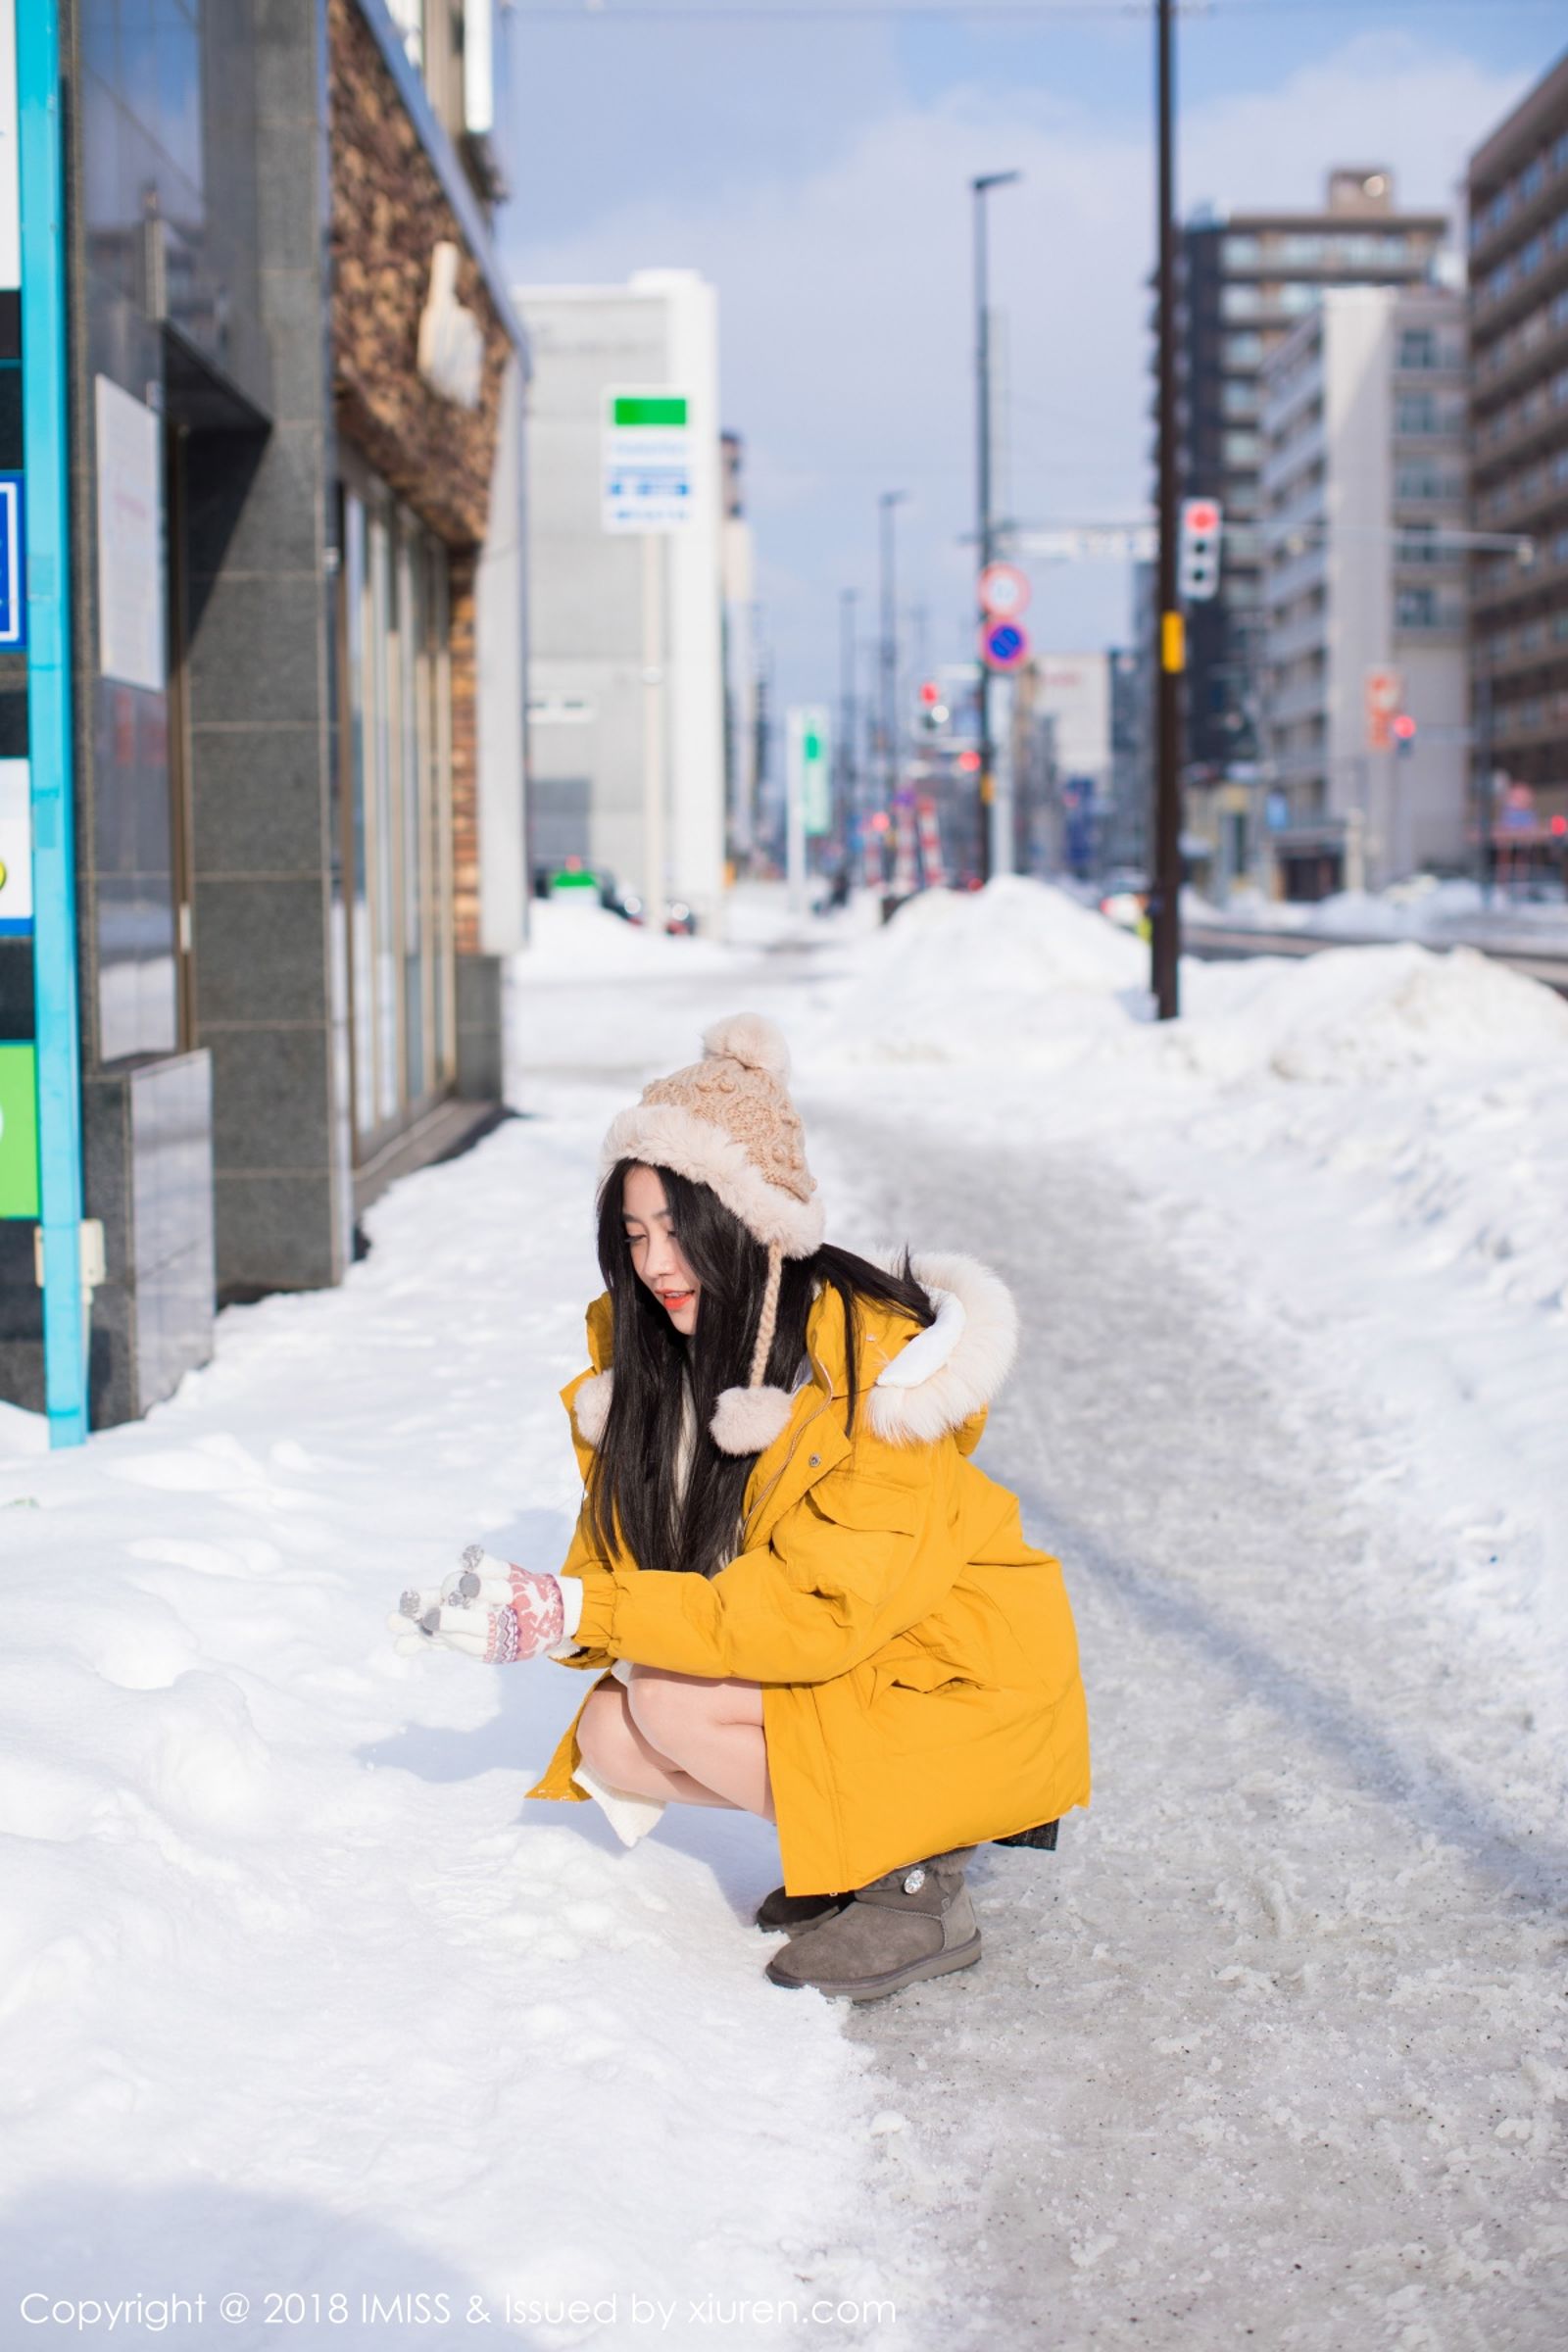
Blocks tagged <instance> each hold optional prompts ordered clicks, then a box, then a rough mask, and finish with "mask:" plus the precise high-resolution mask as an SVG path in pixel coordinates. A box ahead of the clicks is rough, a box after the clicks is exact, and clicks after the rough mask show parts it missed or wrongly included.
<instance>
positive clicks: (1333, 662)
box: [1226, 287, 1469, 898]
mask: <svg viewBox="0 0 1568 2352" xmlns="http://www.w3.org/2000/svg"><path fill="white" fill-rule="evenodd" d="M1262 398H1263V406H1262V416H1261V419H1260V423H1261V440H1262V465H1261V470H1260V474H1259V499H1260V510H1261V512H1260V517H1259V532H1260V538H1261V543H1262V553H1263V566H1262V575H1261V586H1262V614H1263V646H1262V654H1263V659H1262V671H1263V695H1262V706H1263V723H1264V745H1263V749H1264V754H1265V757H1264V760H1263V762H1262V763H1261V768H1260V780H1259V785H1258V788H1257V790H1258V797H1260V798H1261V799H1262V801H1263V804H1264V807H1265V808H1266V809H1268V810H1269V812H1270V814H1271V816H1272V823H1271V824H1270V826H1269V827H1268V830H1267V834H1266V839H1267V841H1268V844H1269V847H1270V850H1271V852H1272V861H1273V864H1274V867H1275V869H1276V870H1275V872H1274V873H1273V874H1272V875H1271V876H1270V877H1269V879H1270V881H1271V882H1272V883H1273V884H1274V885H1275V886H1276V887H1278V888H1279V889H1281V890H1282V892H1283V895H1285V896H1286V897H1289V898H1317V897H1321V896H1323V895H1324V894H1325V893H1326V892H1327V891H1329V890H1338V889H1345V888H1352V889H1353V888H1362V887H1368V886H1370V887H1373V888H1378V887H1381V886H1382V885H1384V884H1386V883H1388V882H1391V881H1395V880H1397V879H1399V878H1400V877H1402V876H1404V875H1406V874H1410V873H1413V872H1415V871H1417V870H1420V869H1423V868H1425V869H1430V870H1437V871H1440V872H1442V871H1446V872H1450V873H1451V872H1454V871H1457V870H1459V869H1460V868H1461V867H1462V866H1463V864H1464V862H1465V825H1466V798H1467V778H1468V770H1469V749H1468V727H1467V724H1466V717H1467V713H1466V697H1467V684H1466V654H1465V622H1466V613H1465V593H1464V565H1465V555H1464V548H1463V533H1464V529H1465V512H1466V496H1467V484H1466V464H1465V423H1466V419H1465V313H1464V302H1463V298H1462V296H1460V295H1459V294H1457V293H1452V292H1448V291H1446V290H1445V289H1443V288H1441V287H1422V288H1419V289H1414V290H1408V291H1403V292H1397V291H1395V290H1394V289H1392V288H1387V287H1383V288H1377V287H1350V288H1338V289H1331V290H1329V291H1326V292H1325V293H1324V295H1323V297H1322V299H1321V301H1320V303H1319V305H1318V307H1317V308H1316V309H1315V310H1314V311H1312V312H1311V313H1310V314H1309V315H1308V316H1307V317H1306V318H1305V319H1302V320H1301V321H1300V323H1299V325H1298V326H1297V328H1296V329H1295V331H1294V333H1292V334H1291V335H1289V336H1287V338H1286V340H1285V341H1284V342H1283V343H1282V344H1281V345H1280V346H1279V347H1278V349H1277V350H1275V351H1274V352H1273V353H1271V354H1270V356H1269V358H1268V359H1267V360H1266V361H1265V362H1264V365H1263V378H1262ZM1247 813H1248V812H1246V811H1245V810H1244V812H1243V815H1242V818H1241V819H1240V820H1239V821H1240V822H1241V823H1242V825H1243V827H1244V828H1245V829H1244V832H1243V835H1242V838H1240V839H1239V840H1237V841H1235V842H1234V843H1227V845H1226V846H1227V852H1228V855H1227V859H1226V863H1227V868H1228V873H1227V878H1233V877H1235V876H1239V875H1242V874H1245V873H1247V872H1248V871H1249V870H1250V867H1251V866H1252V865H1253V862H1254V858H1255V856H1256V853H1257V851H1258V850H1259V849H1260V848H1261V843H1262V840H1263V839H1264V838H1265V836H1264V835H1263V834H1262V833H1261V831H1260V830H1259V828H1258V826H1257V823H1256V813H1255V811H1254V812H1252V821H1251V823H1250V825H1248V824H1247ZM1249 835H1250V838H1249Z"/></svg>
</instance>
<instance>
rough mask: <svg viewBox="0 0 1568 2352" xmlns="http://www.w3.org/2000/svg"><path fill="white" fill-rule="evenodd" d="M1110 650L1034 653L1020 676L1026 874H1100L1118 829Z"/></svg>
mask: <svg viewBox="0 0 1568 2352" xmlns="http://www.w3.org/2000/svg"><path fill="white" fill-rule="evenodd" d="M1119 660H1120V657H1119V656H1118V655H1116V654H1111V653H1097V654H1052V653H1039V654H1034V655H1032V656H1031V657H1030V659H1029V660H1028V661H1027V662H1024V663H1023V665H1022V667H1021V668H1020V669H1019V670H1017V671H1016V672H1015V673H1014V678H1013V705H1012V741H1013V753H1012V766H1013V813H1014V827H1015V842H1016V846H1015V861H1016V865H1017V869H1018V871H1019V872H1020V873H1030V874H1053V873H1061V872H1068V873H1074V874H1080V875H1087V874H1091V873H1095V872H1098V871H1099V870H1100V868H1101V866H1102V865H1103V861H1104V851H1105V845H1106V842H1107V840H1108V837H1109V834H1110V831H1111V827H1112V812H1113V809H1114V807H1115V785H1116V783H1117V781H1118V776H1119V770H1118V767H1117V762H1116V757H1115V738H1114V726H1113V715H1114V713H1115V711H1116V708H1117V685H1116V680H1117V664H1118V662H1119Z"/></svg>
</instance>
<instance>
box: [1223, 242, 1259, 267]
mask: <svg viewBox="0 0 1568 2352" xmlns="http://www.w3.org/2000/svg"><path fill="white" fill-rule="evenodd" d="M1223 254H1224V263H1225V267H1226V269H1227V270H1255V269H1256V268H1257V266H1258V263H1259V262H1260V261H1261V260H1262V256H1263V249H1262V247H1261V246H1260V245H1259V243H1258V241H1257V239H1256V238H1255V237H1227V238H1226V239H1225V244H1224V248H1223Z"/></svg>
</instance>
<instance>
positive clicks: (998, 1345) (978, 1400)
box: [865, 1255, 1018, 1446]
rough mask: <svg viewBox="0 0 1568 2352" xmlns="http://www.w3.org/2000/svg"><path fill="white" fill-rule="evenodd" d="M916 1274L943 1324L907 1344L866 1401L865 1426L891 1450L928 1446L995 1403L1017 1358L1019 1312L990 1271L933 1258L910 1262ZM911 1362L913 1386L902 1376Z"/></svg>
mask: <svg viewBox="0 0 1568 2352" xmlns="http://www.w3.org/2000/svg"><path fill="white" fill-rule="evenodd" d="M910 1270H911V1271H912V1273H913V1275H914V1279H915V1281H916V1282H918V1283H919V1284H920V1286H921V1288H922V1289H923V1290H925V1291H927V1292H928V1293H929V1294H930V1295H931V1297H932V1299H934V1300H935V1301H936V1303H937V1320H936V1322H935V1323H933V1324H932V1325H931V1326H930V1327H929V1328H928V1329H927V1330H925V1331H922V1332H918V1333H917V1334H916V1335H915V1337H914V1338H913V1339H912V1340H909V1341H907V1343H906V1345H905V1346H904V1347H903V1348H901V1349H900V1350H899V1353H898V1354H897V1355H896V1356H895V1357H894V1358H893V1361H892V1362H891V1363H890V1364H888V1365H885V1366H884V1368H883V1370H882V1371H881V1372H880V1373H879V1374H878V1376H877V1380H876V1383H875V1386H874V1387H873V1388H872V1389H871V1391H870V1392H869V1394H868V1395H867V1397H866V1399H865V1409H866V1419H867V1421H868V1422H869V1423H870V1426H871V1428H872V1430H873V1431H874V1432H875V1434H876V1436H877V1437H879V1438H881V1439H883V1440H885V1442H886V1443H887V1444H889V1445H891V1446H929V1445H932V1444H934V1443H935V1441H936V1440H937V1439H938V1438H942V1437H945V1436H946V1435H947V1433H948V1432H949V1430H953V1429H957V1428H958V1427H959V1426H960V1425H961V1424H962V1423H963V1422H965V1421H967V1420H968V1418H969V1415H970V1414H971V1413H973V1412H977V1411H978V1410H979V1408H980V1407H981V1405H983V1404H989V1403H990V1402H991V1400H992V1398H993V1397H995V1396H996V1394H997V1392H998V1390H999V1389H1000V1388H1001V1387H1002V1384H1003V1382H1004V1381H1005V1379H1006V1377H1007V1374H1008V1372H1009V1371H1010V1370H1011V1368H1012V1359H1013V1357H1014V1356H1015V1355H1016V1353H1017V1351H1018V1310H1017V1308H1016V1307H1015V1306H1014V1304H1013V1302H1012V1294H1011V1292H1010V1291H1009V1290H1008V1289H1007V1287H1006V1285H1005V1283H1004V1282H1002V1281H1001V1280H1000V1279H999V1278H998V1277H997V1276H996V1275H995V1274H993V1273H992V1271H991V1269H990V1267H989V1266H983V1265H981V1263H980V1261H979V1259H978V1258H973V1257H960V1256H957V1255H953V1256H940V1257H937V1256H932V1257H916V1258H913V1259H911V1260H910ZM950 1301H951V1306H950ZM954 1307H956V1310H957V1311H956V1312H953V1311H952V1308H954ZM911 1357H913V1358H914V1362H915V1366H916V1370H915V1373H914V1376H913V1378H912V1379H911V1378H910V1377H909V1376H908V1375H907V1373H905V1372H904V1369H903V1368H904V1366H906V1365H907V1363H908V1362H909V1359H910V1358H911Z"/></svg>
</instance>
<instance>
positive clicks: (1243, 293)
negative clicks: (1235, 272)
mask: <svg viewBox="0 0 1568 2352" xmlns="http://www.w3.org/2000/svg"><path fill="white" fill-rule="evenodd" d="M1219 307H1220V310H1221V313H1222V314H1223V316H1224V317H1225V318H1227V319H1253V318H1255V317H1256V316H1257V312H1258V310H1259V308H1260V304H1259V298H1258V290H1257V288H1256V286H1249V285H1229V286H1221V288H1220V292H1219Z"/></svg>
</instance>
